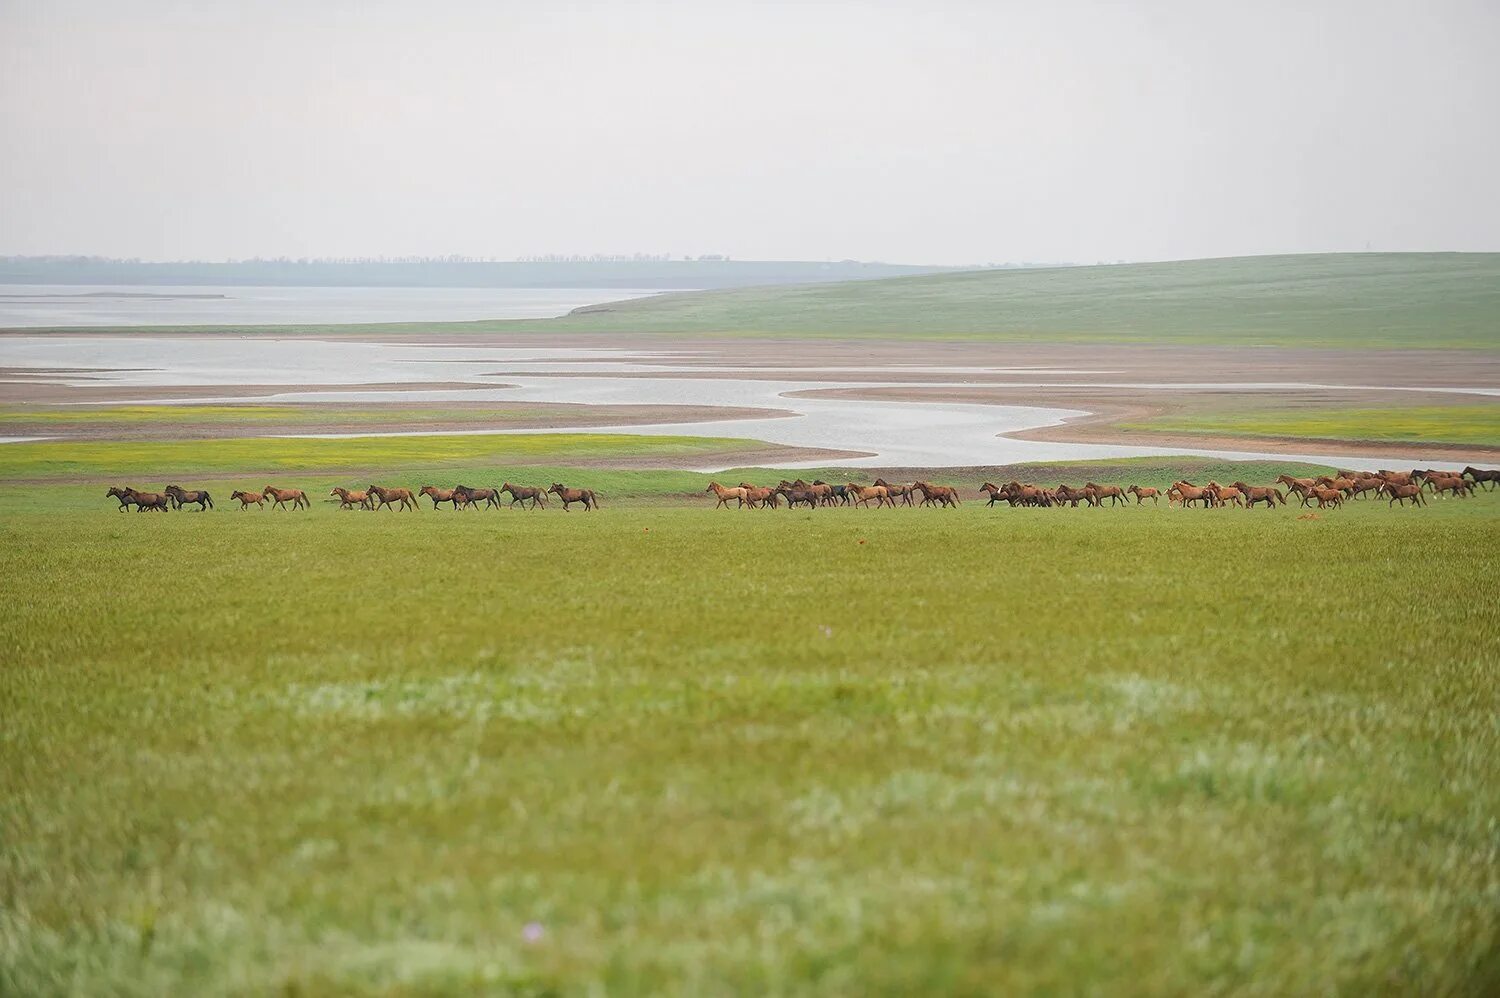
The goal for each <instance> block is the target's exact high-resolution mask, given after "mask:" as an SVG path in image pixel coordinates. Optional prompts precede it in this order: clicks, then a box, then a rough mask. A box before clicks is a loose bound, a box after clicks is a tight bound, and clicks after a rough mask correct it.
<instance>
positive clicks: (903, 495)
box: [875, 478, 916, 506]
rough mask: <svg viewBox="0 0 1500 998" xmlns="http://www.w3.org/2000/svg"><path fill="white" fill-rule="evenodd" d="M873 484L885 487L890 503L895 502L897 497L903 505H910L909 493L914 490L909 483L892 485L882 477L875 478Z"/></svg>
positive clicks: (893, 503)
mask: <svg viewBox="0 0 1500 998" xmlns="http://www.w3.org/2000/svg"><path fill="white" fill-rule="evenodd" d="M875 484H876V485H879V486H881V487H882V488H884V489H885V491H886V494H887V495H889V496H890V497H891V505H893V506H894V505H895V504H896V500H897V499H900V500H901V502H902V503H903V504H904V505H907V506H910V505H911V504H912V503H911V494H912V493H913V492H914V491H916V490H915V489H914V488H912V486H910V485H892V484H891V483H890V482H888V481H886V480H885V479H884V478H877V479H875Z"/></svg>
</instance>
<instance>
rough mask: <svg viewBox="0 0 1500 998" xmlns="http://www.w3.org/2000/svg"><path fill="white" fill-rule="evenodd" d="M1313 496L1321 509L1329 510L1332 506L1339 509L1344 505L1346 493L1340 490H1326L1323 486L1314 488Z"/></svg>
mask: <svg viewBox="0 0 1500 998" xmlns="http://www.w3.org/2000/svg"><path fill="white" fill-rule="evenodd" d="M1312 494H1313V495H1314V496H1315V497H1316V498H1317V500H1318V508H1319V509H1327V508H1328V507H1330V506H1333V507H1335V508H1336V507H1339V506H1342V505H1344V493H1343V492H1341V491H1340V490H1338V489H1325V488H1324V487H1323V486H1321V485H1318V486H1314V488H1313V490H1312Z"/></svg>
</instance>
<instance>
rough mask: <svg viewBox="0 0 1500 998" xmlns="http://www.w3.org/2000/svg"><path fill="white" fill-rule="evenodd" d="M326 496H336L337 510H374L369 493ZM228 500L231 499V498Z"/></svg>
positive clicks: (345, 491) (340, 492) (343, 492)
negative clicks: (337, 499)
mask: <svg viewBox="0 0 1500 998" xmlns="http://www.w3.org/2000/svg"><path fill="white" fill-rule="evenodd" d="M328 494H329V495H330V496H338V498H339V509H353V508H354V507H355V506H358V507H359V508H360V509H374V508H375V500H374V499H372V498H370V493H369V492H353V491H350V490H349V489H334V490H333V491H332V492H330V493H328ZM230 498H233V497H232V496H231V497H230Z"/></svg>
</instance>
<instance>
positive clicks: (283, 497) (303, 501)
mask: <svg viewBox="0 0 1500 998" xmlns="http://www.w3.org/2000/svg"><path fill="white" fill-rule="evenodd" d="M260 494H261V495H263V496H265V497H266V498H267V499H270V500H271V508H272V509H286V504H287V503H291V504H292V509H296V508H297V507H298V506H301V507H302V508H303V509H312V503H310V502H308V501H307V493H306V492H303V491H302V490H301V489H278V488H277V487H276V486H274V485H267V486H266V487H265V488H263V489H261V490H260Z"/></svg>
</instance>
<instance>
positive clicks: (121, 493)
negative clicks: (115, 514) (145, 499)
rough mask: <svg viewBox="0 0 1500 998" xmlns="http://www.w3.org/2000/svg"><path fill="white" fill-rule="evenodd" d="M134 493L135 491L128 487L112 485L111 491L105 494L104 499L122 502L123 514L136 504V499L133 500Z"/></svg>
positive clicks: (121, 509) (121, 510)
mask: <svg viewBox="0 0 1500 998" xmlns="http://www.w3.org/2000/svg"><path fill="white" fill-rule="evenodd" d="M134 492H135V489H132V488H130V487H128V486H121V485H111V486H110V488H109V491H108V492H106V493H104V498H106V499H118V500H120V512H121V513H123V512H125V511H126V510H127V509H129V508H130V507H131V506H132V505H133V504H134V503H135V499H133V498H131V496H132V494H133V493H134Z"/></svg>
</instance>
